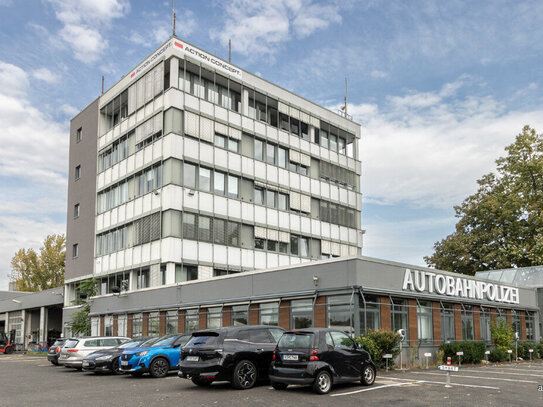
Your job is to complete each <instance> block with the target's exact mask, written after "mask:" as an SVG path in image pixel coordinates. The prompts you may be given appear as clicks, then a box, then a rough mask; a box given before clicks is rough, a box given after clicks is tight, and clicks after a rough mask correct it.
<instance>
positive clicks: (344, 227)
mask: <svg viewBox="0 0 543 407" xmlns="http://www.w3.org/2000/svg"><path fill="white" fill-rule="evenodd" d="M359 138H360V126H359V125H358V124H356V123H354V122H352V121H351V120H348V119H347V118H345V117H343V116H340V115H338V114H335V113H333V112H331V111H330V110H328V109H325V108H323V107H321V106H319V105H317V104H315V103H312V102H310V101H308V100H306V99H304V98H302V97H300V96H298V95H295V94H294V93H292V92H289V91H287V90H285V89H283V88H281V87H279V86H277V85H274V84H272V83H270V82H268V81H266V80H264V79H262V78H261V77H259V76H257V75H253V74H251V73H249V72H246V71H243V70H242V69H241V68H238V67H236V66H234V65H231V64H229V63H227V62H226V61H223V60H221V59H219V58H217V57H215V56H213V55H210V54H208V53H206V52H204V51H202V50H200V49H197V48H196V47H194V46H192V45H190V44H188V43H186V42H185V41H182V40H180V39H178V38H175V37H173V38H171V39H170V40H168V41H167V42H166V43H165V44H163V45H162V46H161V47H160V48H159V49H157V50H156V51H155V52H153V53H152V54H151V55H150V56H149V57H148V58H147V59H146V60H144V61H143V62H142V63H141V64H140V65H139V66H137V67H136V68H135V69H134V70H133V71H131V72H130V73H129V74H127V75H126V76H124V77H123V78H122V79H121V80H120V81H119V82H117V83H116V84H115V85H114V86H113V87H111V88H110V89H109V90H107V91H106V92H105V93H104V94H103V95H102V96H100V97H99V98H98V99H97V100H95V101H94V102H93V103H91V104H90V105H89V106H88V107H87V108H86V109H85V110H83V111H82V112H81V113H80V114H79V115H78V116H76V117H75V118H74V119H73V120H72V122H71V131H70V163H69V165H70V170H69V187H68V220H67V260H66V296H65V306H66V308H65V321H69V314H70V309H71V308H70V307H71V305H72V304H73V301H74V300H75V298H76V295H77V294H76V291H77V285H78V282H79V281H81V280H83V279H86V278H89V277H94V278H96V279H98V280H99V283H100V284H99V295H108V294H111V293H112V289H113V287H119V288H120V289H121V291H122V292H133V291H139V290H145V289H150V288H157V287H161V286H168V285H172V284H176V283H180V282H184V281H189V280H196V279H197V280H205V279H212V278H213V277H215V276H223V275H227V274H231V273H238V272H243V271H248V270H255V269H266V268H273V267H280V266H287V265H294V264H298V263H302V262H308V261H311V260H317V259H322V258H329V257H339V256H353V255H359V254H361V249H362V230H361V226H360V219H361V209H362V208H361V194H360V172H361V163H360V160H359V151H358V139H359ZM142 305H146V304H142Z"/></svg>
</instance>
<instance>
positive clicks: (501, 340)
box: [490, 318, 515, 350]
mask: <svg viewBox="0 0 543 407" xmlns="http://www.w3.org/2000/svg"><path fill="white" fill-rule="evenodd" d="M490 332H491V333H492V340H493V342H494V344H495V345H496V347H497V348H502V349H503V350H507V349H511V344H512V343H513V339H515V334H514V333H513V330H512V329H511V327H510V326H509V325H507V322H506V321H505V319H503V318H499V319H498V323H491V324H490Z"/></svg>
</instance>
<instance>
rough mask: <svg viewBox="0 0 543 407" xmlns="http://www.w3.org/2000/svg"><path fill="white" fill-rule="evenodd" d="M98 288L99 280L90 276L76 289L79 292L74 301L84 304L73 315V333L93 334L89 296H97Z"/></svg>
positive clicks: (77, 303)
mask: <svg viewBox="0 0 543 407" xmlns="http://www.w3.org/2000/svg"><path fill="white" fill-rule="evenodd" d="M97 290H98V280H96V279H94V278H89V279H87V280H83V281H82V282H81V283H79V286H78V287H77V290H76V291H77V293H78V294H77V296H76V300H75V301H74V303H75V305H83V308H81V309H80V310H79V311H77V312H75V313H74V314H73V315H72V324H71V326H72V334H74V335H76V336H77V335H82V336H89V335H90V334H91V323H90V318H89V313H90V304H89V298H90V297H93V296H95V295H96V292H97Z"/></svg>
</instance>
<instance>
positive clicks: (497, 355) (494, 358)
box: [488, 348, 509, 362]
mask: <svg viewBox="0 0 543 407" xmlns="http://www.w3.org/2000/svg"><path fill="white" fill-rule="evenodd" d="M488 360H489V361H490V362H505V361H507V360H509V354H508V353H507V351H506V350H505V349H503V348H494V349H492V350H491V351H490V355H488Z"/></svg>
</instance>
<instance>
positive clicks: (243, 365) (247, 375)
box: [232, 360, 257, 390]
mask: <svg viewBox="0 0 543 407" xmlns="http://www.w3.org/2000/svg"><path fill="white" fill-rule="evenodd" d="M256 379H257V372H256V366H255V364H254V363H253V362H251V361H250V360H242V361H241V362H238V364H237V365H236V367H235V368H234V377H233V379H232V384H233V385H234V387H235V388H236V389H241V390H246V389H250V388H251V387H253V386H254V385H255V383H256Z"/></svg>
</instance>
